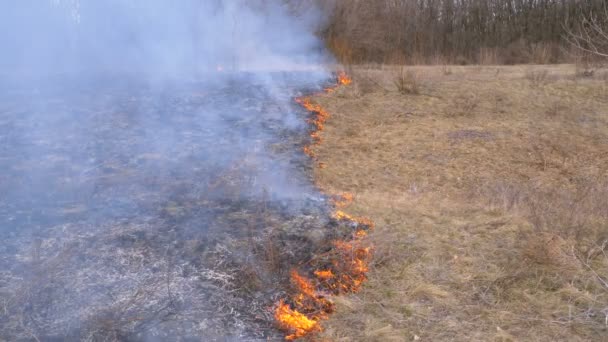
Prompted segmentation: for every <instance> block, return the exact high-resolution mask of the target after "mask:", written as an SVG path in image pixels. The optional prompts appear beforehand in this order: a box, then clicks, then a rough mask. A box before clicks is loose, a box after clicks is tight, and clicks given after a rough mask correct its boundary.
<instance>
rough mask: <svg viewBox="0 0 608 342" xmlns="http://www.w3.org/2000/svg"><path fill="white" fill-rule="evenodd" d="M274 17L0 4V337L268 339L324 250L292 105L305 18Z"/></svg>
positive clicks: (310, 76)
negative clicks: (301, 277) (296, 279)
mask: <svg viewBox="0 0 608 342" xmlns="http://www.w3.org/2000/svg"><path fill="white" fill-rule="evenodd" d="M281 3H282V2H280V1H260V2H259V3H257V2H256V3H255V4H254V3H253V2H251V1H194V0H190V1H160V0H145V1H144V0H130V1H129V0H110V1H78V0H70V1H68V0H65V1H63V0H55V1H41V0H22V1H15V2H11V3H9V4H3V5H2V11H0V46H1V47H2V49H3V52H2V54H0V77H1V78H0V169H1V170H2V173H1V174H0V238H2V241H3V243H2V245H0V298H2V299H3V302H2V303H0V308H1V310H0V339H6V340H27V339H33V340H36V339H39V340H62V339H69V340H94V341H97V340H108V341H110V340H124V339H128V340H147V341H150V340H152V341H154V340H158V341H163V340H168V339H169V340H180V339H182V340H188V339H198V340H200V339H201V338H205V339H206V340H214V339H218V340H225V339H226V338H234V339H237V340H243V339H245V340H248V339H257V338H260V339H264V338H273V337H276V331H274V330H273V328H272V312H271V311H269V310H268V307H269V306H271V305H272V304H273V303H276V302H277V300H278V297H279V296H281V291H283V289H284V288H285V285H286V284H288V282H289V280H288V278H289V275H288V272H289V269H290V268H291V266H293V264H294V263H296V262H297V261H300V260H303V259H305V258H306V257H307V256H309V255H310V253H313V252H314V249H315V248H317V247H315V246H316V245H315V243H316V242H318V241H325V240H327V241H329V240H330V237H331V236H330V235H331V234H337V233H336V232H335V231H336V229H334V228H335V226H336V224H337V223H336V222H333V223H332V224H333V225H334V227H333V228H332V229H327V228H326V227H327V225H328V222H329V221H328V219H327V212H326V211H327V208H326V204H325V202H324V199H323V197H322V196H321V195H319V194H318V193H317V192H316V190H314V188H313V186H312V183H311V182H310V179H309V172H308V168H309V167H310V165H309V161H308V159H307V158H306V157H305V156H304V155H303V153H302V147H303V146H304V145H306V144H307V140H308V139H309V137H308V135H307V132H308V129H309V127H308V126H307V124H306V113H303V112H302V111H301V110H299V109H298V107H297V106H296V105H295V104H294V102H293V98H294V97H296V96H299V95H301V94H302V92H304V91H313V90H316V89H322V87H323V85H324V84H323V83H324V82H325V81H326V80H327V79H328V78H329V74H328V73H326V72H323V71H321V70H316V71H314V72H313V71H310V70H309V71H307V72H296V71H295V70H298V69H300V70H301V69H309V66H310V65H314V64H316V63H320V62H322V61H324V59H325V58H326V57H325V56H324V54H323V50H322V44H321V43H320V42H319V41H318V40H317V39H316V38H315V36H314V34H313V31H314V28H315V27H317V25H318V24H319V23H318V20H319V15H318V13H315V12H314V11H313V10H309V11H306V12H300V13H299V14H298V15H295V14H293V13H292V12H291V11H290V10H289V9H288V8H286V7H285V6H284V5H282V4H281Z"/></svg>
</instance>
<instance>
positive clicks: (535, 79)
mask: <svg viewBox="0 0 608 342" xmlns="http://www.w3.org/2000/svg"><path fill="white" fill-rule="evenodd" d="M525 77H526V79H527V80H528V81H529V82H530V85H532V86H533V87H541V86H544V85H546V84H547V82H548V81H549V72H548V71H547V70H535V69H530V70H528V71H527V72H526V76H525Z"/></svg>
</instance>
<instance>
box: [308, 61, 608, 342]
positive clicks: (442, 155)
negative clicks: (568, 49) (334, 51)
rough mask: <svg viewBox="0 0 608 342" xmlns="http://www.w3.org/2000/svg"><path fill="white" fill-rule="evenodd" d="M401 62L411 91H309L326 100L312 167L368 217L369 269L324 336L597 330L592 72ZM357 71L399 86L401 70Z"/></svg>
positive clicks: (606, 242)
mask: <svg viewBox="0 0 608 342" xmlns="http://www.w3.org/2000/svg"><path fill="white" fill-rule="evenodd" d="M534 68H536V69H534ZM409 69H412V72H415V73H416V75H418V77H419V81H420V82H423V83H424V85H425V86H424V93H423V94H421V95H420V96H403V95H402V94H401V93H400V92H399V91H383V92H374V93H369V94H368V95H367V96H364V97H348V96H347V97H345V96H339V94H340V92H341V91H347V90H346V89H343V90H339V91H337V92H336V93H335V94H329V95H325V96H321V97H318V98H317V99H316V100H317V101H318V102H319V103H321V104H322V105H324V106H325V107H326V109H327V110H328V111H329V112H330V113H332V119H331V120H329V122H328V123H327V125H326V129H325V136H324V137H325V138H324V142H323V144H321V145H320V146H319V147H318V153H317V156H318V157H319V159H320V160H321V161H322V162H323V163H324V164H325V167H324V168H322V169H317V170H316V171H315V172H316V179H317V181H318V183H319V184H320V185H321V186H322V187H323V188H326V189H331V190H333V191H334V192H345V191H346V192H351V193H354V194H355V198H356V200H355V202H354V203H353V204H352V206H351V207H349V208H347V211H348V212H349V213H352V214H354V215H360V216H367V217H371V218H373V219H374V220H375V221H376V223H377V229H376V230H375V231H374V232H373V233H372V234H371V235H370V237H369V239H370V241H371V242H372V243H373V244H374V246H375V259H374V262H373V264H372V267H371V272H370V274H369V280H368V282H367V283H366V285H365V287H364V289H363V290H362V291H361V292H360V293H358V294H355V295H352V296H351V297H346V298H343V299H338V302H337V304H338V305H337V307H338V309H337V313H336V314H335V315H333V316H332V318H331V319H330V320H329V321H328V322H327V324H326V327H325V328H326V331H325V333H324V334H325V336H326V337H327V338H328V339H330V340H338V341H362V340H365V341H390V340H394V341H404V340H405V341H407V340H412V341H414V340H417V339H420V340H460V341H471V340H496V341H510V340H512V341H515V340H533V341H534V340H537V341H553V340H569V341H588V340H601V339H602V338H604V337H605V336H606V334H607V333H608V330H607V329H608V326H606V319H608V318H607V317H608V97H607V96H605V95H606V93H605V86H604V80H603V79H601V78H600V77H595V76H594V77H587V78H577V79H572V78H571V75H573V74H574V73H575V71H576V70H575V68H574V67H572V66H554V67H545V66H538V67H529V66H526V67H491V68H490V67H480V68H475V67H451V72H450V73H446V72H444V68H443V67H418V68H409ZM543 70H545V71H546V76H542V75H545V71H543ZM356 71H357V72H358V73H363V74H365V75H366V77H369V78H371V79H372V80H373V81H374V83H375V84H377V85H378V86H379V87H385V88H386V89H395V87H394V84H393V82H394V77H395V74H396V73H398V72H399V69H398V68H393V67H383V68H375V69H373V70H372V69H369V70H367V69H365V70H356ZM601 72H603V71H602V70H598V71H596V73H595V74H596V75H600V74H601ZM532 74H534V75H537V74H538V75H539V76H534V77H533V76H532ZM355 80H356V79H355ZM353 132H356V133H353Z"/></svg>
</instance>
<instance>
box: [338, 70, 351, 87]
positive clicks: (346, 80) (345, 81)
mask: <svg viewBox="0 0 608 342" xmlns="http://www.w3.org/2000/svg"><path fill="white" fill-rule="evenodd" d="M338 83H339V84H341V85H349V84H351V83H353V80H352V79H351V78H350V77H348V75H347V74H346V73H345V72H344V71H341V72H340V73H339V74H338Z"/></svg>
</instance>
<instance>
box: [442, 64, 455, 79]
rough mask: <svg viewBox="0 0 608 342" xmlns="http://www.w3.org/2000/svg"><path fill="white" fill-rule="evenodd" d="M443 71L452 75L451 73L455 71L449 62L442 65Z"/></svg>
mask: <svg viewBox="0 0 608 342" xmlns="http://www.w3.org/2000/svg"><path fill="white" fill-rule="evenodd" d="M441 73H442V74H443V75H444V76H450V75H451V74H452V73H453V71H452V68H450V66H448V65H447V64H444V65H443V66H442V67H441Z"/></svg>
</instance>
